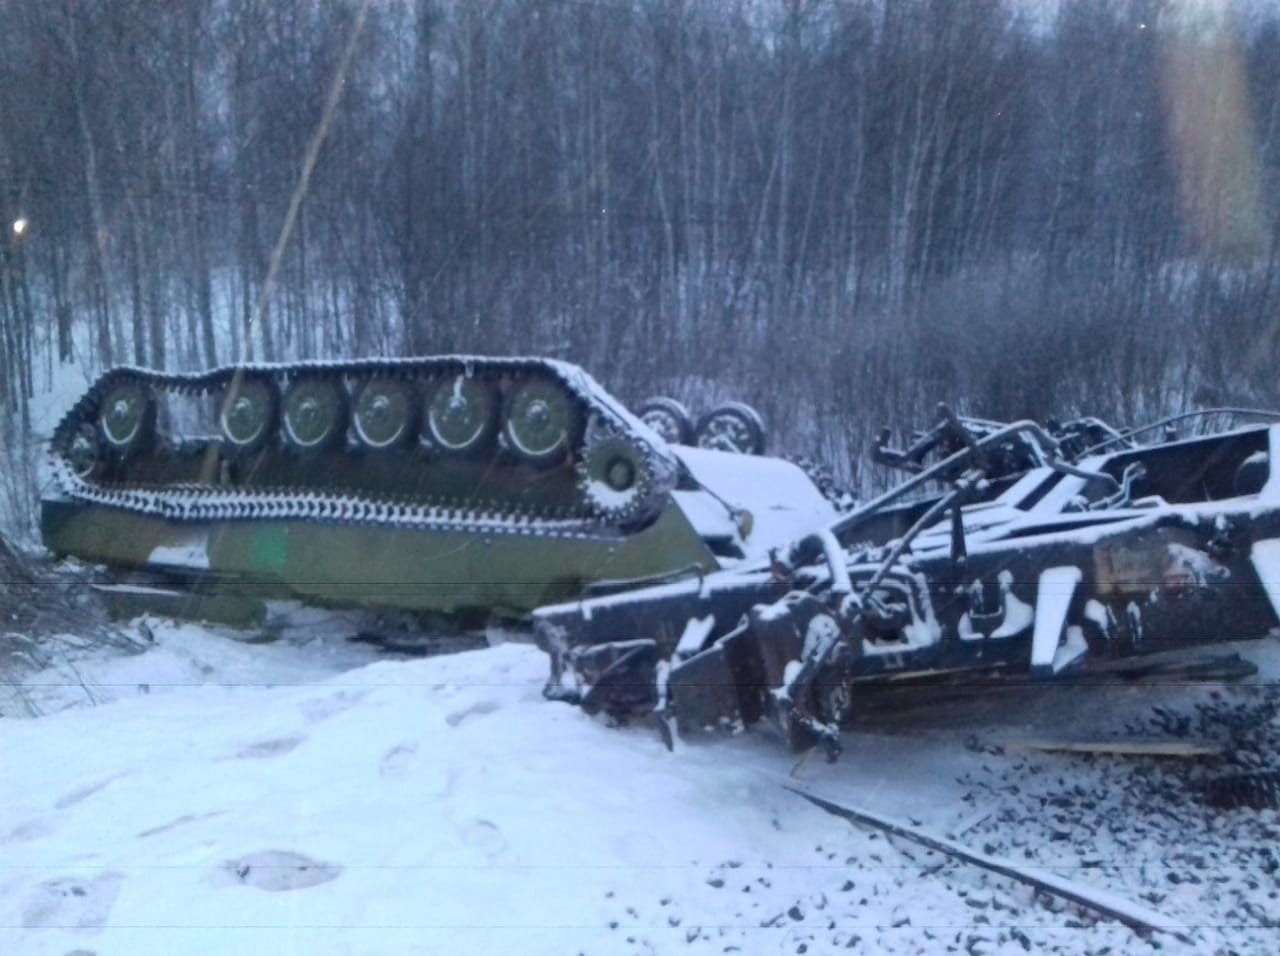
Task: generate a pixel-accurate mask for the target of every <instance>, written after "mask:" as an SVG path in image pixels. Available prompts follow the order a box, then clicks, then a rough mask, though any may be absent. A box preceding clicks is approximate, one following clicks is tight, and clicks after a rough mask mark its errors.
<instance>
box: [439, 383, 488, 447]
mask: <svg viewBox="0 0 1280 956" xmlns="http://www.w3.org/2000/svg"><path fill="white" fill-rule="evenodd" d="M497 428H498V400H497V398H496V397H495V395H494V390H493V387H492V386H491V385H489V384H488V383H486V382H483V381H481V380H480V379H478V378H475V377H474V376H470V375H464V374H461V373H460V374H458V375H455V376H453V377H452V378H447V379H444V380H443V381H441V382H440V384H439V385H437V386H436V390H435V393H434V394H433V395H432V396H431V402H430V403H429V404H428V405H427V434H428V435H429V437H430V438H431V441H432V443H433V444H435V445H437V446H438V447H440V448H442V449H444V450H445V451H447V452H451V453H453V454H457V455H465V454H469V453H471V452H474V451H478V450H479V449H481V448H483V447H485V446H486V445H488V443H489V441H490V440H491V439H492V438H493V434H494V432H495V431H497Z"/></svg>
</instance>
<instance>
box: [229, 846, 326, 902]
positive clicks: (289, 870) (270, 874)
mask: <svg viewBox="0 0 1280 956" xmlns="http://www.w3.org/2000/svg"><path fill="white" fill-rule="evenodd" d="M341 873H342V867H341V866H340V865H338V864H337V863H325V862H323V861H321V860H313V859H312V858H311V857H309V856H304V855H303V854H301V853H294V852H293V851H292V850H259V851H258V852H257V853H247V854H245V855H244V856H242V857H238V858H237V859H234V860H228V861H227V862H226V863H224V864H222V866H221V867H219V868H218V870H217V871H216V872H215V873H214V878H213V882H214V884H215V885H217V886H235V885H239V886H252V887H253V888H254V889H258V890H266V891H267V892H269V893H279V892H283V891H285V890H305V889H307V888H308V887H312V886H319V885H320V884H321V883H328V882H329V881H330V880H336V879H337V878H338V876H339V874H341Z"/></svg>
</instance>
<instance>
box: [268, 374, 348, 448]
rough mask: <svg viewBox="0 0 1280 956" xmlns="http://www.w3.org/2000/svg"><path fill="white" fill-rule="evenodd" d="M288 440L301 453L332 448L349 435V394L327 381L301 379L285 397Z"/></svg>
mask: <svg viewBox="0 0 1280 956" xmlns="http://www.w3.org/2000/svg"><path fill="white" fill-rule="evenodd" d="M283 417H284V435H285V440H286V441H287V442H288V443H289V444H290V445H291V446H292V447H294V448H296V449H298V450H299V451H317V450H319V449H322V448H329V447H330V446H332V445H333V444H334V443H335V442H336V441H337V440H338V439H339V438H341V437H342V435H343V433H344V432H345V431H346V425H347V422H346V417H347V400H346V394H345V393H344V392H343V391H342V389H341V388H340V387H339V386H338V384H337V383H336V382H333V381H331V380H330V379H327V378H300V379H297V380H295V381H294V382H293V384H291V385H290V386H289V388H288V390H287V391H286V392H285V393H284V416H283Z"/></svg>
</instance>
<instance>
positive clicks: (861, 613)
mask: <svg viewBox="0 0 1280 956" xmlns="http://www.w3.org/2000/svg"><path fill="white" fill-rule="evenodd" d="M1220 417H1221V412H1213V413H1201V416H1200V417H1199V418H1197V419H1191V418H1190V417H1189V416H1183V418H1184V419H1186V421H1180V422H1175V421H1172V420H1171V421H1168V422H1164V423H1159V424H1158V425H1157V426H1154V427H1151V428H1149V429H1144V430H1143V431H1142V432H1135V433H1127V434H1122V433H1120V432H1118V431H1116V430H1114V429H1110V428H1108V427H1106V426H1103V425H1102V424H1101V423H1097V422H1096V421H1095V420H1082V422H1083V423H1084V424H1083V425H1081V426H1080V427H1077V428H1074V429H1071V428H1068V429H1062V428H1059V429H1058V430H1057V436H1056V437H1055V435H1054V434H1050V433H1049V432H1048V431H1046V430H1045V429H1044V428H1042V427H1041V426H1039V425H1037V424H1036V423H1034V422H1029V421H1024V422H1018V423H1014V424H1009V425H1000V424H998V423H982V424H981V425H980V426H975V425H974V424H973V422H972V420H969V421H968V423H966V420H961V419H957V418H956V417H955V416H952V415H949V414H946V415H944V416H943V420H942V422H941V423H940V424H939V426H938V428H937V429H935V430H934V431H933V432H930V433H927V434H926V436H924V439H923V440H922V442H917V443H916V444H915V445H913V447H912V448H911V449H908V450H907V451H906V452H895V451H893V450H892V449H889V448H888V446H887V440H886V439H885V438H882V440H881V442H880V443H878V449H877V451H876V457H877V458H879V459H880V460H882V461H886V462H888V463H891V464H894V465H897V466H899V467H902V468H905V470H907V471H908V472H909V473H910V474H909V477H907V478H906V480H904V481H902V482H901V483H900V484H898V485H897V486H896V487H894V488H893V489H891V490H890V491H888V492H887V493H885V494H884V495H881V496H880V497H878V498H876V499H875V500H873V501H870V502H867V503H866V504H864V505H862V506H861V507H858V508H856V509H855V510H853V511H852V512H850V513H849V514H847V515H845V516H843V517H841V518H839V519H838V520H836V521H834V522H833V523H831V524H830V525H829V526H827V527H825V528H822V529H820V530H818V531H817V532H815V533H812V534H808V535H805V536H803V537H801V538H800V539H799V540H798V541H796V542H795V543H794V544H793V545H791V546H790V548H789V549H788V550H787V551H786V552H785V553H782V552H778V553H775V554H774V555H773V556H772V560H770V561H762V562H758V563H757V564H755V565H753V566H750V567H745V568H741V569H736V570H732V571H723V572H716V573H711V574H702V575H697V576H691V577H689V578H687V579H685V580H682V581H678V582H672V583H668V584H664V585H661V586H658V587H652V588H647V589H642V590H637V591H631V592H629V593H625V594H617V595H610V596H602V597H597V598H593V599H588V600H580V601H574V602H571V603H565V604H560V605H556V606H553V607H547V608H543V609H541V610H539V611H537V612H536V613H535V615H534V621H535V630H536V634H537V638H538V641H539V643H540V645H541V646H542V647H543V648H544V649H545V650H546V651H548V652H549V654H550V656H551V661H552V675H551V680H550V681H549V683H548V685H547V688H546V693H547V696H549V697H551V698H554V699H560V700H566V701H571V702H574V703H577V704H579V705H581V706H582V707H583V708H585V709H586V710H587V711H589V712H593V713H595V712H603V713H606V714H608V715H609V716H611V717H612V718H614V719H617V720H620V721H626V720H631V719H635V718H637V717H641V716H644V715H646V714H650V713H652V714H656V715H657V716H658V717H659V718H661V721H660V723H661V725H662V726H664V727H665V728H668V729H669V728H671V727H674V728H675V729H676V730H678V731H679V732H681V733H689V732H692V731H697V730H702V729H706V728H728V729H736V728H741V727H743V726H745V725H750V724H754V723H756V722H759V721H762V720H768V721H771V722H772V723H774V724H775V725H777V726H779V727H780V728H781V729H782V730H783V731H784V732H785V734H786V735H787V736H788V738H789V739H790V741H791V742H792V744H793V745H795V746H798V747H803V746H808V745H813V744H820V745H822V746H823V747H824V748H825V749H826V750H827V752H828V754H829V755H830V756H832V757H834V755H835V754H836V753H837V752H838V750H839V731H840V728H841V726H842V725H843V724H844V723H845V722H846V721H847V720H848V718H849V716H850V714H851V712H852V711H853V709H854V708H855V707H856V704H857V699H858V688H859V685H861V684H865V683H867V682H876V681H883V680H885V679H887V678H895V679H911V678H929V677H936V676H940V675H945V674H949V673H952V674H954V673H961V674H963V673H965V672H985V671H1006V672H1007V671H1010V670H1012V671H1014V672H1021V673H1030V674H1031V675H1034V676H1035V677H1041V678H1047V679H1052V678H1057V677H1063V676H1065V675H1069V674H1078V673H1081V672H1084V671H1088V670H1089V669H1091V668H1097V667H1099V665H1104V666H1105V664H1106V663H1107V662H1110V663H1111V664H1112V665H1114V662H1115V659H1116V658H1122V657H1126V656H1132V655H1143V654H1151V653H1155V652H1159V651H1166V650H1170V649H1177V648H1184V647H1188V646H1190V645H1192V644H1195V643H1197V642H1208V641H1223V640H1238V639H1244V638H1257V637H1263V636H1266V635H1267V634H1268V633H1270V632H1272V631H1274V630H1275V629H1276V627H1277V625H1278V624H1280V475H1277V473H1276V470H1275V469H1274V468H1273V467H1272V463H1273V462H1274V461H1275V460H1276V453H1277V451H1278V450H1280V415H1271V414H1270V413H1266V414H1263V415H1258V416H1255V417H1258V418H1261V419H1262V420H1260V421H1256V422H1255V423H1253V424H1245V425H1240V426H1239V427H1231V428H1224V429H1220V430H1215V431H1211V432H1209V433H1208V434H1194V435H1192V436H1191V437H1185V438H1179V437H1177V434H1176V432H1175V428H1176V427H1177V426H1178V425H1181V426H1183V428H1184V431H1185V426H1186V425H1188V424H1191V425H1192V426H1193V427H1192V431H1196V430H1198V429H1196V428H1195V427H1194V425H1195V421H1201V422H1205V421H1208V422H1213V421H1216V420H1218V419H1219V418H1220ZM929 436H933V437H934V438H935V439H936V440H932V441H931V440H929ZM1148 438H1154V439H1155V443H1152V444H1144V443H1143V441H1144V440H1146V439H1148ZM931 458H932V461H930V459H931Z"/></svg>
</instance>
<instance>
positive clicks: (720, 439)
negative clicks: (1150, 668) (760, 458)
mask: <svg viewBox="0 0 1280 956" xmlns="http://www.w3.org/2000/svg"><path fill="white" fill-rule="evenodd" d="M697 439H698V447H699V448H713V449H716V450H717V451H732V452H737V453H739V454H742V455H760V454H763V453H764V445H765V431H764V422H763V421H761V420H760V416H759V415H758V414H756V410H755V409H754V408H752V407H751V406H750V405H744V404H742V402H725V403H724V404H723V405H719V406H717V407H716V408H713V409H712V410H711V411H709V412H707V414H705V415H703V416H702V421H700V422H699V423H698V433H697Z"/></svg>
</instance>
